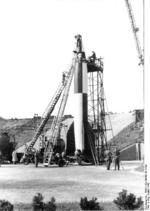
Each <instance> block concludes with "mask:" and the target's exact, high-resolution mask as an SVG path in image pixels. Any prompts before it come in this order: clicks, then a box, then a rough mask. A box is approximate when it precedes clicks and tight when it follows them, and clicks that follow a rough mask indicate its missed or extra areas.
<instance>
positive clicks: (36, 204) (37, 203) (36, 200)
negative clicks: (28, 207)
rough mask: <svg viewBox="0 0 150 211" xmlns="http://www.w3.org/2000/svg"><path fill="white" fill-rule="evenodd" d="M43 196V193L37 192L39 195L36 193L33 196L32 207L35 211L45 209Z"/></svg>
mask: <svg viewBox="0 0 150 211" xmlns="http://www.w3.org/2000/svg"><path fill="white" fill-rule="evenodd" d="M43 199H44V198H43V196H42V194H41V193H37V195H35V196H34V197H33V200H32V207H33V210H34V211H38V210H39V211H43V210H44V202H43Z"/></svg>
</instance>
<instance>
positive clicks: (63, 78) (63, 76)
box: [62, 73, 66, 84]
mask: <svg viewBox="0 0 150 211" xmlns="http://www.w3.org/2000/svg"><path fill="white" fill-rule="evenodd" d="M65 79H66V75H65V73H63V74H62V83H63V84H64V83H65Z"/></svg>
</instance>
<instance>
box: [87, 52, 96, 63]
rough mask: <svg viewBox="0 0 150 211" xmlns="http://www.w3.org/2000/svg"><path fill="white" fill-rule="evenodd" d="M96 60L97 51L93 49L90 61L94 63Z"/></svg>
mask: <svg viewBox="0 0 150 211" xmlns="http://www.w3.org/2000/svg"><path fill="white" fill-rule="evenodd" d="M95 60H96V53H95V52H94V51H92V55H91V56H89V61H90V62H92V63H94V62H95Z"/></svg>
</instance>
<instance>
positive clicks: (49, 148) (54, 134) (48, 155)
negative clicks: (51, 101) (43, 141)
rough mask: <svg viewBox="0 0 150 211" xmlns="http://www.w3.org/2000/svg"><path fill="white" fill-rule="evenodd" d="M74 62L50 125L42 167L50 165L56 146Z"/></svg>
mask: <svg viewBox="0 0 150 211" xmlns="http://www.w3.org/2000/svg"><path fill="white" fill-rule="evenodd" d="M75 62H76V58H74V59H73V64H72V66H71V68H70V71H69V73H68V75H67V82H66V85H65V88H64V91H63V96H62V99H61V103H60V106H59V110H58V114H57V116H56V117H55V118H54V121H53V123H52V125H51V138H50V140H49V141H48V142H47V145H46V147H45V151H44V159H43V164H44V166H48V165H49V164H50V163H51V159H52V155H53V149H54V146H55V145H56V141H57V139H58V137H59V131H60V126H61V122H62V118H63V115H64V110H65V107H66V103H67V99H68V96H69V90H70V86H71V82H72V78H73V75H74V71H75Z"/></svg>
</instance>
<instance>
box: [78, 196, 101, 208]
mask: <svg viewBox="0 0 150 211" xmlns="http://www.w3.org/2000/svg"><path fill="white" fill-rule="evenodd" d="M80 207H81V209H82V210H103V207H100V205H99V203H98V202H97V198H94V197H93V198H92V199H91V200H88V199H87V197H85V198H81V200H80Z"/></svg>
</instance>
